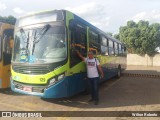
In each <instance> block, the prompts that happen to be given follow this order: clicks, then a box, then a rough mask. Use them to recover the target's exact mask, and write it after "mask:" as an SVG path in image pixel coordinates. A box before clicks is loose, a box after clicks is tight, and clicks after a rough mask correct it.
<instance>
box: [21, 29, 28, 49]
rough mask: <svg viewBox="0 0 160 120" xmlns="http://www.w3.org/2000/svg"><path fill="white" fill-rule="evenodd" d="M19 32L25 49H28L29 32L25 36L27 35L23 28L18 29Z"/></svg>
mask: <svg viewBox="0 0 160 120" xmlns="http://www.w3.org/2000/svg"><path fill="white" fill-rule="evenodd" d="M20 33H21V36H22V39H23V41H24V42H25V43H26V49H28V45H29V32H28V36H27V35H26V34H25V32H24V29H23V28H21V29H20ZM25 40H27V41H25Z"/></svg>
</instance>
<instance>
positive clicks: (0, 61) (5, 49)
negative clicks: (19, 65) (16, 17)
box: [0, 22, 14, 88]
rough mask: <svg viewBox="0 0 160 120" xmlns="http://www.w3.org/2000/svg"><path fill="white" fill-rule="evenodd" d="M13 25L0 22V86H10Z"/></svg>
mask: <svg viewBox="0 0 160 120" xmlns="http://www.w3.org/2000/svg"><path fill="white" fill-rule="evenodd" d="M13 30H14V26H13V25H10V24H7V23H1V22H0V88H8V87H10V76H11V70H10V65H11V52H12V48H13Z"/></svg>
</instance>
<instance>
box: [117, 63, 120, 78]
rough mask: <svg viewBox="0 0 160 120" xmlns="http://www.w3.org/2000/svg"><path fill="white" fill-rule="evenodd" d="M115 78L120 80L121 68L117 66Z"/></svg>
mask: <svg viewBox="0 0 160 120" xmlns="http://www.w3.org/2000/svg"><path fill="white" fill-rule="evenodd" d="M116 77H117V78H120V77H121V66H120V65H119V66H118V70H117V76H116Z"/></svg>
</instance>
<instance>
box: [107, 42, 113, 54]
mask: <svg viewBox="0 0 160 120" xmlns="http://www.w3.org/2000/svg"><path fill="white" fill-rule="evenodd" d="M108 42H109V55H114V49H113V48H114V47H113V41H112V40H110V39H109V41H108Z"/></svg>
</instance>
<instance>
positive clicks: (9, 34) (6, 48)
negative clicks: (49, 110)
mask: <svg viewBox="0 0 160 120" xmlns="http://www.w3.org/2000/svg"><path fill="white" fill-rule="evenodd" d="M11 38H13V29H8V30H5V31H4V33H3V40H4V41H3V59H4V60H3V64H4V65H8V64H10V63H11V53H12V49H11V42H10V40H11Z"/></svg>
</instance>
